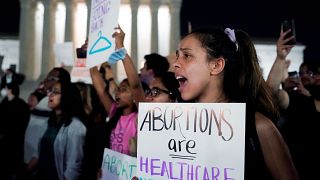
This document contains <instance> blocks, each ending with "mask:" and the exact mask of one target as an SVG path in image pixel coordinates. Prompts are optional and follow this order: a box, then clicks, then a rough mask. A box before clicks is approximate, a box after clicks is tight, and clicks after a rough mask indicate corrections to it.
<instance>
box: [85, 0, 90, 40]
mask: <svg viewBox="0 0 320 180" xmlns="http://www.w3.org/2000/svg"><path fill="white" fill-rule="evenodd" d="M86 5H87V9H88V17H87V37H89V31H90V13H91V0H86Z"/></svg>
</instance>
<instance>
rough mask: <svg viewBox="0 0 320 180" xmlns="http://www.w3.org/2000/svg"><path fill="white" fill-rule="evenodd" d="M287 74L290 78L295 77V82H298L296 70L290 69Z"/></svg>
mask: <svg viewBox="0 0 320 180" xmlns="http://www.w3.org/2000/svg"><path fill="white" fill-rule="evenodd" d="M288 75H289V77H290V78H292V79H295V80H296V81H297V82H299V74H298V72H297V71H290V72H288Z"/></svg>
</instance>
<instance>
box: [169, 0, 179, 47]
mask: <svg viewBox="0 0 320 180" xmlns="http://www.w3.org/2000/svg"><path fill="white" fill-rule="evenodd" d="M169 2H170V3H169V7H170V14H171V23H170V25H171V26H170V49H169V50H170V53H173V52H175V50H176V49H177V47H178V43H179V41H180V38H181V37H180V9H181V2H182V0H169Z"/></svg>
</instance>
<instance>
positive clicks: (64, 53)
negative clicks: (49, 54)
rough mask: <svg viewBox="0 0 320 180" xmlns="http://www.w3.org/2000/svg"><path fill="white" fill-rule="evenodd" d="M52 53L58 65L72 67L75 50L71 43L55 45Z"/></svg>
mask: <svg viewBox="0 0 320 180" xmlns="http://www.w3.org/2000/svg"><path fill="white" fill-rule="evenodd" d="M54 52H55V55H56V57H57V60H58V61H59V63H60V65H63V66H73V64H74V59H75V58H74V57H75V49H74V47H73V43H72V42H64V43H55V44H54Z"/></svg>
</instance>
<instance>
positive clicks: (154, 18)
mask: <svg viewBox="0 0 320 180" xmlns="http://www.w3.org/2000/svg"><path fill="white" fill-rule="evenodd" d="M160 3H161V0H151V1H150V10H151V52H152V53H153V52H155V53H158V52H159V31H158V11H159V6H160Z"/></svg>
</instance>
